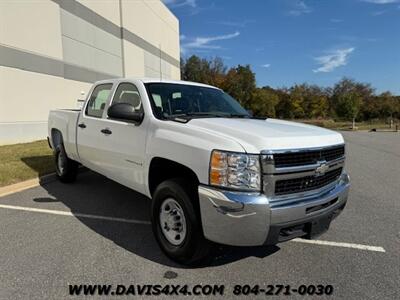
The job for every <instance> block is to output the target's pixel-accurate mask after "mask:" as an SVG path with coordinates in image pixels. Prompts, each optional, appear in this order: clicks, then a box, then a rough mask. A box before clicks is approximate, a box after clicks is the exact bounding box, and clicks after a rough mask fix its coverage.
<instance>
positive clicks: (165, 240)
mask: <svg viewBox="0 0 400 300" xmlns="http://www.w3.org/2000/svg"><path fill="white" fill-rule="evenodd" d="M197 204H198V197H197V193H196V189H195V186H194V184H193V183H190V182H187V181H185V180H183V179H172V180H167V181H164V182H163V183H161V184H160V185H159V186H158V187H157V189H156V191H155V192H154V195H153V206H152V226H153V232H154V235H155V237H156V239H157V242H158V244H159V245H160V247H161V249H162V250H163V252H164V253H165V254H166V255H167V256H168V257H170V258H171V259H173V260H174V261H177V262H179V263H181V264H184V265H195V264H198V263H200V262H202V261H203V260H204V258H205V257H206V256H207V254H208V253H209V249H210V243H209V242H208V241H207V240H206V239H205V238H204V236H203V232H202V229H201V221H200V214H199V212H198V205H197Z"/></svg>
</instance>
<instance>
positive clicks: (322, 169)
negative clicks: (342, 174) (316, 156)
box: [315, 161, 329, 176]
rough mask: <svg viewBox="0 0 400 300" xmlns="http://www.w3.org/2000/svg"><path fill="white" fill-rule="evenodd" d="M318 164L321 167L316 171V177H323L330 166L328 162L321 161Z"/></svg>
mask: <svg viewBox="0 0 400 300" xmlns="http://www.w3.org/2000/svg"><path fill="white" fill-rule="evenodd" d="M317 163H318V164H319V166H318V168H316V169H315V175H316V176H322V175H324V174H325V173H326V171H328V170H329V166H328V165H327V164H326V161H319V162H317Z"/></svg>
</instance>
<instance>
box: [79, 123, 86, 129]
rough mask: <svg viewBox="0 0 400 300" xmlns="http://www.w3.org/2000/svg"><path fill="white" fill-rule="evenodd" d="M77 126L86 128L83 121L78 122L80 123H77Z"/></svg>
mask: <svg viewBox="0 0 400 300" xmlns="http://www.w3.org/2000/svg"><path fill="white" fill-rule="evenodd" d="M78 127H80V128H86V125H85V123H80V124H78Z"/></svg>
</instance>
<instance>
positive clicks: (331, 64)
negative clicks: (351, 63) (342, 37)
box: [313, 47, 355, 73]
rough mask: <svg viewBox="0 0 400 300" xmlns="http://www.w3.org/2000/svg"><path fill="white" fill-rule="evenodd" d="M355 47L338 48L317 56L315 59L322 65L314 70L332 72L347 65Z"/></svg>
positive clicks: (316, 71)
mask: <svg viewBox="0 0 400 300" xmlns="http://www.w3.org/2000/svg"><path fill="white" fill-rule="evenodd" d="M354 49H355V48H354V47H351V48H347V49H337V50H334V51H332V52H330V53H328V54H327V55H323V56H319V57H316V58H315V61H316V62H317V63H318V64H319V65H320V67H319V68H318V69H314V70H313V72H314V73H319V72H325V73H326V72H332V71H333V70H334V69H336V68H337V67H340V66H345V65H347V62H348V59H349V55H350V53H352V52H353V51H354Z"/></svg>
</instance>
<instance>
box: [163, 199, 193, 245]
mask: <svg viewBox="0 0 400 300" xmlns="http://www.w3.org/2000/svg"><path fill="white" fill-rule="evenodd" d="M159 217H160V226H161V231H162V233H163V235H164V237H165V238H166V239H167V241H168V242H170V243H171V244H172V245H174V246H179V245H181V244H182V243H183V242H184V241H185V238H186V233H187V225H186V219H185V214H184V212H183V209H182V207H181V206H180V205H179V203H178V202H177V201H176V200H175V199H173V198H167V199H165V200H164V202H163V203H162V204H161V207H160V216H159Z"/></svg>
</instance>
